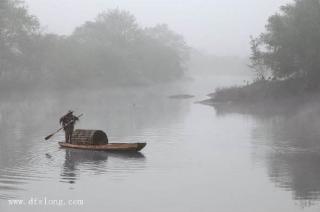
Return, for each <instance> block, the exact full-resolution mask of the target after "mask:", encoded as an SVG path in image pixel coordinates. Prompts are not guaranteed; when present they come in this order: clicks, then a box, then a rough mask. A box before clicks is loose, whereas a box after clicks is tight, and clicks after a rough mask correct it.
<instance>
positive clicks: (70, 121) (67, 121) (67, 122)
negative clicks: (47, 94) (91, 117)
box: [59, 110, 79, 144]
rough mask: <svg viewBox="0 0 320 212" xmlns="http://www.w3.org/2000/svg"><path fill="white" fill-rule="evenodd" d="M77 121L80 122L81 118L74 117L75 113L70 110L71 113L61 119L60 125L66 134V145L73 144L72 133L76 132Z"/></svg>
mask: <svg viewBox="0 0 320 212" xmlns="http://www.w3.org/2000/svg"><path fill="white" fill-rule="evenodd" d="M76 121H79V118H78V117H76V116H74V115H73V111H71V110H69V112H68V113H67V114H66V115H64V116H62V117H61V118H60V121H59V122H60V124H61V125H62V126H63V130H64V132H65V137H66V143H70V144H71V139H72V133H73V130H74V125H75V123H76Z"/></svg>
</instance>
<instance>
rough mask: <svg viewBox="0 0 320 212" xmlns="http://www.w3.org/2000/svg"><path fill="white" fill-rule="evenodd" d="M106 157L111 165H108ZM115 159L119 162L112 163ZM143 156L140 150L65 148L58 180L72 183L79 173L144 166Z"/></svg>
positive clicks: (78, 176) (104, 171)
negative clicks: (124, 151)
mask: <svg viewBox="0 0 320 212" xmlns="http://www.w3.org/2000/svg"><path fill="white" fill-rule="evenodd" d="M108 159H109V160H110V161H111V165H108ZM115 159H121V162H119V163H115V164H113V163H112V162H114V160H115ZM144 162H145V156H144V155H143V154H142V153H140V152H132V153H112V152H103V151H88V150H78V149H65V161H64V164H63V167H62V172H61V175H60V182H66V183H70V184H74V183H75V182H76V181H77V180H78V179H79V178H80V174H81V173H90V174H98V175H99V174H104V173H107V172H112V170H114V169H118V170H120V171H123V172H127V171H130V170H132V169H141V168H143V167H144V165H143V164H144Z"/></svg>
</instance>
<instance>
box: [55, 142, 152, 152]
mask: <svg viewBox="0 0 320 212" xmlns="http://www.w3.org/2000/svg"><path fill="white" fill-rule="evenodd" d="M59 145H60V146H61V147H63V148H74V149H84V150H99V151H112V152H114V151H119V152H138V151H140V150H141V149H143V148H144V147H145V146H146V145H147V144H146V143H108V144H99V145H88V144H69V143H66V142H59Z"/></svg>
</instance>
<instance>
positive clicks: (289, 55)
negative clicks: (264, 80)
mask: <svg viewBox="0 0 320 212" xmlns="http://www.w3.org/2000/svg"><path fill="white" fill-rule="evenodd" d="M251 49H252V55H251V61H252V65H253V67H254V68H256V70H258V72H260V73H261V70H265V69H261V67H262V66H264V67H265V68H267V69H269V70H270V71H271V74H272V75H273V77H275V78H278V79H287V78H303V79H304V80H305V82H306V83H307V85H308V87H310V88H316V87H317V85H318V84H319V81H320V3H319V1H318V0H295V2H294V3H292V4H287V5H285V6H282V7H281V10H280V12H279V13H276V14H275V15H273V16H271V17H270V18H269V20H268V23H267V25H266V32H264V33H262V34H261V35H260V36H259V37H258V38H253V39H252V41H251Z"/></svg>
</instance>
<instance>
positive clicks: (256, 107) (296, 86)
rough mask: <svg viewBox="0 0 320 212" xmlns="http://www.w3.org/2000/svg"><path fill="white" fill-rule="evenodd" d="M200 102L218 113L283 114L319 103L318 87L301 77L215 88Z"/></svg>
mask: <svg viewBox="0 0 320 212" xmlns="http://www.w3.org/2000/svg"><path fill="white" fill-rule="evenodd" d="M209 96H210V99H208V100H205V101H202V102H201V103H203V104H207V105H212V106H214V107H215V108H216V110H217V112H218V113H219V114H224V113H232V112H237V113H239V112H240V113H248V114H252V113H256V114H269V115H270V114H286V113H289V112H292V111H298V110H299V108H303V107H305V106H310V105H311V106H317V107H318V106H319V105H320V91H319V89H310V88H308V87H307V86H306V83H304V80H301V79H289V80H281V81H280V80H274V81H268V80H259V81H255V82H253V83H251V84H248V85H243V86H233V87H227V88H218V89H216V90H215V92H214V93H211V94H209Z"/></svg>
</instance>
